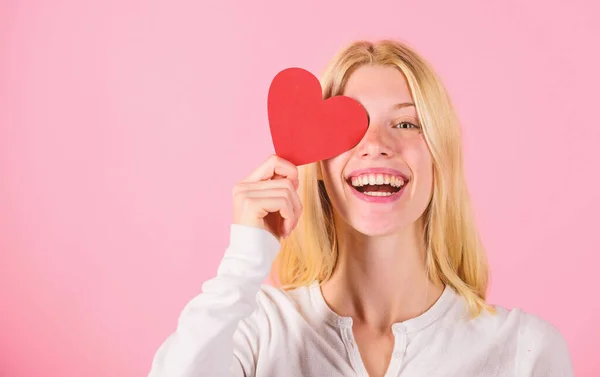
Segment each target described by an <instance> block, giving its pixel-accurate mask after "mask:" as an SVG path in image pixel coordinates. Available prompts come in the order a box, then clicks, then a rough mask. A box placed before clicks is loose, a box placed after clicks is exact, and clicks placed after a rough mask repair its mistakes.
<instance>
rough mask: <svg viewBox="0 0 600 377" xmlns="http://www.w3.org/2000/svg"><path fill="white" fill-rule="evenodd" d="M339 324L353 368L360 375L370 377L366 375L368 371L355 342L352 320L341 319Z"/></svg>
mask: <svg viewBox="0 0 600 377" xmlns="http://www.w3.org/2000/svg"><path fill="white" fill-rule="evenodd" d="M338 324H339V326H340V330H341V334H342V340H343V342H344V344H345V345H346V347H347V351H348V356H349V358H350V363H351V364H352V368H353V369H354V370H355V371H356V373H357V374H358V375H360V376H364V377H368V375H367V374H366V369H365V367H364V365H363V363H362V359H361V358H360V353H359V352H358V347H357V345H356V342H355V341H354V334H353V333H352V319H351V318H340V319H339V320H338Z"/></svg>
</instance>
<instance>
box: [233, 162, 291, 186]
mask: <svg viewBox="0 0 600 377" xmlns="http://www.w3.org/2000/svg"><path fill="white" fill-rule="evenodd" d="M276 174H277V175H280V176H283V177H286V178H288V179H290V180H291V181H292V182H296V183H297V182H298V168H297V167H296V166H295V165H294V164H292V163H291V162H289V161H287V160H285V159H283V158H281V157H279V156H277V155H272V156H271V157H270V158H269V159H268V160H267V161H265V162H264V163H263V164H262V165H260V166H259V167H258V168H257V169H256V170H254V171H253V172H252V173H250V175H249V176H248V177H246V178H245V179H244V180H243V182H257V181H264V180H267V179H271V178H273V177H274V176H275V175H276ZM296 186H297V184H296Z"/></svg>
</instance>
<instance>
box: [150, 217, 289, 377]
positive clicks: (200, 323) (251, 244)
mask: <svg viewBox="0 0 600 377" xmlns="http://www.w3.org/2000/svg"><path fill="white" fill-rule="evenodd" d="M279 246H280V244H279V241H278V240H277V239H276V238H275V236H273V235H272V234H271V233H269V232H268V231H266V230H263V229H259V228H254V227H249V226H244V225H238V224H232V225H231V232H230V241H229V246H228V248H227V250H226V251H225V254H224V257H223V259H222V261H221V263H220V265H219V268H218V270H217V275H216V277H214V278H212V279H210V280H207V281H205V282H204V283H203V284H202V293H200V294H199V295H197V296H196V297H194V298H193V299H192V300H191V301H190V302H189V303H187V305H186V306H185V307H184V308H183V311H182V312H181V314H180V316H179V320H178V323H177V328H176V331H175V332H174V333H172V334H171V335H170V336H169V337H168V338H167V339H166V340H165V341H164V342H163V343H162V344H161V346H160V347H159V349H158V350H157V352H156V354H155V355H154V358H153V360H152V365H151V369H150V373H149V375H148V377H203V376H210V377H224V376H248V375H249V373H248V371H250V372H251V373H253V371H254V370H255V367H256V366H255V365H254V364H255V362H254V358H253V357H252V356H251V355H249V353H250V350H249V349H239V347H243V346H244V344H248V343H244V342H240V341H235V342H234V333H236V330H237V329H238V325H239V324H240V321H242V320H243V319H244V318H247V317H249V316H250V315H251V314H252V313H253V312H254V311H255V310H256V309H257V306H258V304H257V302H256V295H257V293H258V292H259V290H260V288H261V283H262V281H263V280H264V279H266V277H267V276H268V273H269V271H270V269H271V264H272V263H273V261H274V259H275V257H276V255H277V253H278V252H279ZM236 347H237V348H238V349H236Z"/></svg>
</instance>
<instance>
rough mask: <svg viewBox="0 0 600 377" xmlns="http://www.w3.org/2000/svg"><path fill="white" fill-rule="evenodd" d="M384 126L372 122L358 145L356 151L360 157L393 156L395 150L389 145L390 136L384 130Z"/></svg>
mask: <svg viewBox="0 0 600 377" xmlns="http://www.w3.org/2000/svg"><path fill="white" fill-rule="evenodd" d="M382 128H383V127H381V126H379V125H375V124H370V125H369V128H368V129H367V132H366V133H365V136H363V138H362V140H361V141H360V143H358V145H357V150H356V152H357V153H358V155H359V156H360V157H371V158H375V157H378V156H385V157H391V156H392V154H393V152H392V148H391V147H390V145H389V138H387V137H386V136H387V135H385V132H383V130H382Z"/></svg>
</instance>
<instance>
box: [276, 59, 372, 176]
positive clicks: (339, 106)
mask: <svg viewBox="0 0 600 377" xmlns="http://www.w3.org/2000/svg"><path fill="white" fill-rule="evenodd" d="M267 108H268V116H269V126H270V129H271V137H272V139H273V146H274V147H275V153H276V154H277V155H278V156H280V157H282V158H284V159H286V160H288V161H290V162H291V163H293V164H294V165H296V166H300V165H304V164H308V163H311V162H316V161H320V160H325V159H328V158H331V157H335V156H337V155H339V154H341V153H343V152H345V151H348V150H350V149H352V148H353V147H355V146H356V145H357V144H358V143H359V142H360V140H362V138H363V136H364V135H365V133H366V132H367V128H368V127H369V117H368V114H367V112H366V110H365V108H364V107H363V106H362V105H361V104H360V103H359V102H358V101H356V100H354V99H352V98H350V97H346V96H341V95H340V96H333V97H330V98H328V99H326V100H323V94H322V89H321V84H320V82H319V80H318V79H317V78H316V77H315V76H314V75H313V74H312V73H310V72H308V71H306V70H304V69H302V68H287V69H284V70H283V71H281V72H279V73H278V74H277V75H276V76H275V78H274V79H273V81H272V82H271V86H270V87H269V95H268V99H267Z"/></svg>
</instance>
